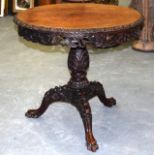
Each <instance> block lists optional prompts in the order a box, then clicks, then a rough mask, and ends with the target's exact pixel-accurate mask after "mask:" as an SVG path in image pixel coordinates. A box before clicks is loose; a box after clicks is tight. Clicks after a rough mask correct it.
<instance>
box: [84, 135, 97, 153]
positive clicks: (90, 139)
mask: <svg viewBox="0 0 155 155" xmlns="http://www.w3.org/2000/svg"><path fill="white" fill-rule="evenodd" d="M86 142H87V149H88V150H89V151H92V152H96V150H97V149H98V148H99V147H98V144H97V142H96V140H95V138H94V136H93V135H92V134H87V135H86Z"/></svg>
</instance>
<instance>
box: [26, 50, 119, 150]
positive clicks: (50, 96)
mask: <svg viewBox="0 0 155 155" xmlns="http://www.w3.org/2000/svg"><path fill="white" fill-rule="evenodd" d="M68 67H69V69H70V71H71V79H70V81H69V82H68V84H67V85H64V86H60V87H55V88H52V89H50V90H49V91H47V92H46V93H45V95H44V98H43V100H42V103H41V106H40V107H39V108H38V109H32V110H28V111H27V113H26V114H25V115H26V116H27V117H29V118H38V117H39V116H41V115H42V114H43V113H44V112H45V111H46V110H47V108H48V107H49V105H51V104H52V103H54V102H57V101H62V102H68V103H71V104H72V105H73V106H75V107H76V109H77V110H78V111H79V113H80V115H81V118H82V121H83V124H84V128H85V137H86V144H87V148H88V150H90V151H93V152H95V151H96V150H97V149H98V144H97V142H96V140H95V138H94V136H93V130H92V113H91V108H90V105H89V102H88V101H89V100H90V99H91V98H93V97H95V96H97V97H98V98H99V99H100V101H101V102H102V103H103V104H104V105H105V106H107V107H112V106H113V105H115V104H116V100H115V99H114V98H106V95H105V91H104V88H103V86H102V84H101V83H99V82H96V81H94V82H89V81H88V80H87V78H86V71H87V69H88V67H89V55H88V51H87V49H86V48H71V50H70V53H69V57H68Z"/></svg>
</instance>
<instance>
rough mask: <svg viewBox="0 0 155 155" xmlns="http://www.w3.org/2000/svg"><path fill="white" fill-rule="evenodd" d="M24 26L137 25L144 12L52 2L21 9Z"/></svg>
mask: <svg viewBox="0 0 155 155" xmlns="http://www.w3.org/2000/svg"><path fill="white" fill-rule="evenodd" d="M16 19H17V20H18V21H20V22H21V23H22V24H25V26H33V27H43V28H47V29H48V28H53V29H100V28H101V29H106V28H107V29H109V28H122V27H126V26H130V25H134V23H136V22H137V21H139V20H141V14H140V13H138V12H137V11H135V10H133V9H131V8H125V7H121V6H113V5H104V4H79V3H78V4H53V5H46V6H42V7H36V8H33V9H29V10H26V11H24V12H20V13H19V14H18V15H17V16H16Z"/></svg>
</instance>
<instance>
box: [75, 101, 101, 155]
mask: <svg viewBox="0 0 155 155" xmlns="http://www.w3.org/2000/svg"><path fill="white" fill-rule="evenodd" d="M76 107H77V109H78V111H79V112H80V115H81V118H82V121H83V124H84V129H85V136H86V144H87V148H88V150H90V151H93V152H95V151H96V150H97V149H98V145H97V142H96V140H95V138H94V136H93V131H92V113H91V108H90V105H89V103H88V102H84V103H78V106H76Z"/></svg>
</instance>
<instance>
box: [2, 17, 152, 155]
mask: <svg viewBox="0 0 155 155" xmlns="http://www.w3.org/2000/svg"><path fill="white" fill-rule="evenodd" d="M89 52H90V60H91V62H90V69H89V71H88V78H89V80H97V81H100V82H101V83H103V85H104V88H105V90H106V93H107V96H109V97H110V96H113V97H115V98H116V99H117V106H115V107H113V108H107V107H104V106H103V105H102V104H101V103H100V102H99V100H98V99H97V98H94V99H92V100H90V104H91V107H92V113H93V130H94V136H95V138H96V140H97V142H98V144H99V150H98V151H97V152H96V153H91V152H90V151H87V149H86V146H85V136H84V129H83V124H82V121H81V118H80V116H79V114H78V112H77V111H76V109H75V108H74V107H72V106H71V105H69V104H63V103H61V102H58V103H55V104H53V105H52V106H51V107H49V109H48V110H47V112H46V113H45V114H44V115H43V116H42V117H40V118H38V119H28V118H26V117H25V116H24V113H25V112H26V111H27V109H29V108H37V107H38V106H39V105H40V102H41V99H42V97H43V94H44V93H45V92H46V91H47V90H48V89H49V88H51V87H54V86H56V85H63V84H65V83H66V82H67V81H68V79H69V77H70V76H69V72H68V69H67V64H66V61H67V55H68V48H66V47H61V46H53V47H46V46H41V45H38V44H33V43H31V42H27V41H25V40H23V39H21V38H19V37H18V35H17V31H16V27H15V26H14V24H13V22H12V18H11V17H7V18H1V19H0V99H1V100H0V106H1V108H0V155H34V154H37V155H93V154H94V155H153V53H140V52H136V51H133V50H132V49H131V47H130V44H125V45H124V46H120V47H117V48H113V49H106V50H104V49H91V48H90V49H89Z"/></svg>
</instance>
